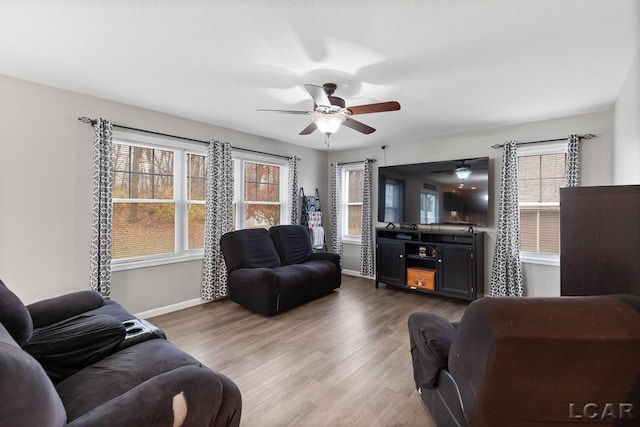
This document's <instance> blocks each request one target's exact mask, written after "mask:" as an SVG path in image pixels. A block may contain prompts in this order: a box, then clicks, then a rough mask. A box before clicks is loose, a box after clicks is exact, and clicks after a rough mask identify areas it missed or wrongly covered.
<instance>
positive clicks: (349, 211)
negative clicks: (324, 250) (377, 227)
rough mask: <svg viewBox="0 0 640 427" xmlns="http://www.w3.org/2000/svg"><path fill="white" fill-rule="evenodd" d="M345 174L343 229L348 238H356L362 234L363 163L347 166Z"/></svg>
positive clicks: (344, 170) (343, 180)
mask: <svg viewBox="0 0 640 427" xmlns="http://www.w3.org/2000/svg"><path fill="white" fill-rule="evenodd" d="M343 174H344V175H343V179H342V182H343V194H342V203H343V207H342V219H343V226H342V230H343V234H344V237H345V238H346V240H349V239H351V240H356V239H359V238H360V237H361V236H362V194H363V189H364V169H363V167H362V166H361V165H360V166H354V167H345V168H344V169H343Z"/></svg>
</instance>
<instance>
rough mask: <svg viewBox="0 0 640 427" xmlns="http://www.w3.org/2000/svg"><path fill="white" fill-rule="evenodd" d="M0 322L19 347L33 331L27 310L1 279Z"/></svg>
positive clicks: (27, 339)
mask: <svg viewBox="0 0 640 427" xmlns="http://www.w3.org/2000/svg"><path fill="white" fill-rule="evenodd" d="M0 323H2V324H3V325H4V327H5V328H6V330H7V331H8V332H9V334H11V337H12V338H13V339H14V340H15V341H16V343H18V345H19V346H20V347H22V346H23V345H24V344H25V343H26V342H27V341H29V338H30V337H31V333H32V332H33V321H32V320H31V314H29V310H27V308H26V307H25V306H24V304H23V303H22V301H20V298H18V297H17V296H16V294H14V293H13V292H11V291H10V290H9V288H7V286H6V285H5V284H4V283H3V282H2V280H0Z"/></svg>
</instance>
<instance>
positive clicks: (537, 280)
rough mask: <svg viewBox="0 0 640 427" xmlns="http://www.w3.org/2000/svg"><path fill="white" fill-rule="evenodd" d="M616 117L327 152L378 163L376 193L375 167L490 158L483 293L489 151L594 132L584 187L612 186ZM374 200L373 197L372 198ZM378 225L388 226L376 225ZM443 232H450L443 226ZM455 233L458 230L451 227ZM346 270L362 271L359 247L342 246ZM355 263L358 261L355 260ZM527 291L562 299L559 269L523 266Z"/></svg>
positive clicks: (494, 173)
mask: <svg viewBox="0 0 640 427" xmlns="http://www.w3.org/2000/svg"><path fill="white" fill-rule="evenodd" d="M612 126H613V117H612V112H611V111H604V112H599V113H592V114H584V115H579V116H572V117H564V118H558V119H552V120H545V121H539V122H533V123H526V124H521V125H515V126H505V127H498V128H494V129H490V130H484V131H478V132H469V133H464V134H458V135H448V136H442V137H437V138H429V139H424V140H417V141H412V142H401V141H398V142H394V141H389V142H388V144H386V146H387V148H386V149H385V150H382V149H381V148H380V147H369V148H361V149H357V150H347V151H337V152H331V153H330V154H329V162H334V161H338V162H348V161H356V160H363V159H365V158H371V159H376V160H377V161H376V163H374V189H373V194H377V168H378V167H379V166H385V165H398V164H402V163H417V162H429V161H438V160H451V159H456V158H467V157H482V156H489V157H490V183H489V185H490V189H491V190H490V197H491V200H492V201H493V206H492V208H491V210H490V224H491V225H490V226H489V227H478V230H479V231H484V232H486V238H485V259H486V265H485V272H486V273H485V289H486V290H488V285H489V278H490V272H491V263H492V258H493V248H494V247H495V234H496V223H497V221H496V212H497V205H498V186H499V177H500V167H501V163H502V160H501V154H502V151H501V150H495V149H493V148H491V146H492V145H494V144H499V143H502V142H504V141H508V140H511V139H513V140H516V141H532V140H545V139H554V138H562V137H565V136H568V135H570V134H572V133H577V134H584V133H594V134H596V135H597V138H594V139H592V140H589V141H585V143H584V145H583V147H584V148H583V156H582V162H583V178H582V182H583V185H607V184H611V179H612V178H611V176H612V171H611V164H612V159H611V151H612V149H611V147H612ZM374 199H375V198H374ZM377 202H378V201H377V200H374V207H373V210H374V212H377ZM375 225H384V224H377V223H374V226H375ZM439 229H451V228H450V227H445V226H441V227H439ZM453 229H455V228H453ZM343 248H344V249H343V250H344V253H345V260H344V261H345V268H346V269H349V270H356V271H358V270H359V269H360V267H359V246H358V245H352V244H349V245H346V244H345V245H344V246H343ZM354 261H355V262H354ZM523 270H524V276H525V293H526V295H529V296H544V295H549V296H551V295H559V294H560V268H559V267H557V266H549V265H540V264H525V265H524V268H523Z"/></svg>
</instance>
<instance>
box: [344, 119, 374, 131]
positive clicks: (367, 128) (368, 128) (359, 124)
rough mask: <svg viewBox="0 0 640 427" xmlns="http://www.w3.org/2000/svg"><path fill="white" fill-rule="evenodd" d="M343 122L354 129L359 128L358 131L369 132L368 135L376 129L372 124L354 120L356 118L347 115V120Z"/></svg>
mask: <svg viewBox="0 0 640 427" xmlns="http://www.w3.org/2000/svg"><path fill="white" fill-rule="evenodd" d="M342 124H343V125H344V126H346V127H348V128H351V129H353V130H357V131H358V132H362V133H364V134H367V135H368V134H370V133H373V132H375V131H376V130H375V129H374V128H372V127H371V126H369V125H365V124H364V123H362V122H359V121H357V120H354V119H351V118H349V117H347V118H346V119H345V121H344V122H342Z"/></svg>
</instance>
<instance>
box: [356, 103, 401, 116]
mask: <svg viewBox="0 0 640 427" xmlns="http://www.w3.org/2000/svg"><path fill="white" fill-rule="evenodd" d="M399 109H400V104H399V103H397V102H396V101H389V102H379V103H377V104H366V105H357V106H355V107H349V108H348V110H349V111H351V115H356V114H369V113H382V112H385V111H397V110H399Z"/></svg>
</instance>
